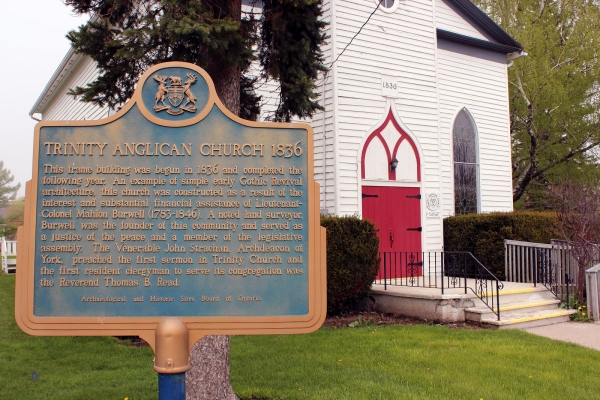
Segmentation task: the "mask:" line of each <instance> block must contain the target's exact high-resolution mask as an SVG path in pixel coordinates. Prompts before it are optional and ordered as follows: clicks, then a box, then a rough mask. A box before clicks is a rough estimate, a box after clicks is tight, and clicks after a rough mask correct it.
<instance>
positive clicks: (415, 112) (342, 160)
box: [335, 0, 442, 250]
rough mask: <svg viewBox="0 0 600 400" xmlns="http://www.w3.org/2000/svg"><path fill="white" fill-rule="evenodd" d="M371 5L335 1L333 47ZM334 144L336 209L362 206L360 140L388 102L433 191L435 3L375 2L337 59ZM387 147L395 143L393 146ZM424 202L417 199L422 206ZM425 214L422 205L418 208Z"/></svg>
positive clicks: (430, 238)
mask: <svg viewBox="0 0 600 400" xmlns="http://www.w3.org/2000/svg"><path fill="white" fill-rule="evenodd" d="M375 6H376V5H375V4H374V2H373V1H371V0H348V1H343V2H338V3H336V13H335V18H336V27H337V29H336V32H335V34H336V40H337V42H338V44H337V50H338V54H339V52H340V51H341V50H342V49H343V48H344V47H345V46H346V45H347V44H348V43H349V42H350V40H351V39H352V37H353V36H354V35H355V34H356V33H357V32H358V30H359V29H360V27H361V26H362V24H363V23H364V22H365V21H366V19H367V18H368V17H369V15H370V14H371V13H372V12H373V9H374V7H375ZM337 64H338V65H337V73H338V75H337V85H338V88H339V89H338V92H337V95H338V108H337V118H338V121H339V122H338V127H339V129H338V131H337V132H336V134H337V136H338V147H337V151H338V153H339V155H338V157H337V174H338V179H339V181H340V184H339V188H338V189H339V190H338V195H339V197H340V201H339V209H338V210H337V212H336V213H337V214H339V215H349V214H356V213H358V212H359V211H360V208H361V207H360V202H361V198H360V193H358V187H359V180H360V171H358V169H357V164H358V162H359V161H360V156H361V150H362V148H361V143H362V141H363V139H364V137H365V135H367V134H369V133H370V132H372V130H373V129H374V128H376V127H377V126H376V124H377V123H378V121H379V120H380V119H381V118H382V117H383V116H384V115H387V113H388V112H389V108H388V107H390V106H391V107H392V108H393V109H394V111H395V112H396V113H397V115H398V116H399V119H400V122H401V123H402V124H404V125H405V126H406V127H407V129H408V130H409V131H410V132H412V134H413V135H414V136H415V137H414V138H413V139H414V141H415V142H416V143H418V146H419V147H420V148H421V150H422V152H423V154H421V162H422V168H421V181H422V183H421V188H422V189H421V190H422V192H423V193H425V192H426V191H436V192H437V191H438V188H439V172H438V171H439V170H440V166H439V161H438V158H439V157H438V153H439V145H438V143H439V141H438V127H437V112H438V110H437V92H436V76H435V29H434V26H433V4H432V2H431V1H428V0H411V1H407V2H401V3H400V5H399V7H398V10H396V11H395V12H393V13H386V12H383V11H381V10H378V11H377V12H376V13H375V14H374V15H373V16H372V17H371V20H370V21H369V23H368V24H366V25H365V26H364V28H363V29H362V31H361V33H360V34H359V35H358V36H356V37H355V38H354V40H353V41H352V43H351V44H350V45H349V46H348V48H347V49H346V51H345V53H344V54H343V55H342V56H341V57H340V58H339V60H338V61H337ZM381 75H391V76H396V77H398V83H399V85H400V89H399V90H398V93H399V94H398V98H397V99H395V100H393V101H390V102H389V103H388V101H387V100H386V98H384V97H382V94H381V87H380V85H381ZM390 150H393V148H392V149H390ZM423 207H424V206H423V205H422V208H423ZM422 214H424V211H423V213H422ZM423 222H424V228H425V229H424V237H423V249H424V250H433V249H440V248H441V247H442V242H441V229H442V226H441V220H440V219H423Z"/></svg>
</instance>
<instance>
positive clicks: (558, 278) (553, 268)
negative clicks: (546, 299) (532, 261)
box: [533, 251, 574, 309]
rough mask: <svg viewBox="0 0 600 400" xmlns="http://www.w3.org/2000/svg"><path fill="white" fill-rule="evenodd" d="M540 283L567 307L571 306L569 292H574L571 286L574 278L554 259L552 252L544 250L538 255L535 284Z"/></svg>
mask: <svg viewBox="0 0 600 400" xmlns="http://www.w3.org/2000/svg"><path fill="white" fill-rule="evenodd" d="M538 283H541V284H542V285H544V286H545V287H546V289H548V290H549V291H551V292H552V294H553V295H554V296H556V298H557V299H559V300H560V301H562V302H563V303H564V304H565V305H566V307H567V309H568V308H569V292H572V290H571V291H570V290H569V287H570V286H573V285H574V279H573V278H572V276H571V275H570V274H569V273H568V272H567V271H566V270H565V269H564V268H562V267H561V266H560V265H558V264H557V263H555V262H554V261H553V260H552V257H551V254H547V252H544V251H539V254H538V257H537V268H536V269H535V276H534V280H533V286H534V287H535V286H537V284H538Z"/></svg>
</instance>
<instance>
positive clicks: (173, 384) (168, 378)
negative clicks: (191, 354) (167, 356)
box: [158, 372, 185, 400]
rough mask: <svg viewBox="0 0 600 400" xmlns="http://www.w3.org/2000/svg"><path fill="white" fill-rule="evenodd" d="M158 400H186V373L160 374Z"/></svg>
mask: <svg viewBox="0 0 600 400" xmlns="http://www.w3.org/2000/svg"><path fill="white" fill-rule="evenodd" d="M158 400H185V372H182V373H181V374H158Z"/></svg>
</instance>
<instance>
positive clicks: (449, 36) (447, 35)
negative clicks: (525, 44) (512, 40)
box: [436, 29, 523, 54]
mask: <svg viewBox="0 0 600 400" xmlns="http://www.w3.org/2000/svg"><path fill="white" fill-rule="evenodd" d="M436 31H437V37H438V39H445V40H449V41H451V42H456V43H460V44H464V45H467V46H472V47H477V48H480V49H484V50H490V51H495V52H497V53H503V54H509V53H514V52H520V51H522V50H523V48H521V47H515V46H507V45H505V44H500V43H495V42H490V41H487V40H482V39H477V38H474V37H471V36H465V35H461V34H458V33H454V32H449V31H445V30H443V29H436Z"/></svg>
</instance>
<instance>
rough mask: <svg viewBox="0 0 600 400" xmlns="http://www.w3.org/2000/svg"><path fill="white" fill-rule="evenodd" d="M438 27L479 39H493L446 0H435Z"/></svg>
mask: <svg viewBox="0 0 600 400" xmlns="http://www.w3.org/2000/svg"><path fill="white" fill-rule="evenodd" d="M435 9H436V10H435V20H436V28H439V29H443V30H445V31H450V32H454V33H459V34H461V35H465V36H471V37H474V38H477V39H483V40H491V39H490V38H489V37H488V36H486V35H485V34H484V33H483V32H481V31H480V30H479V29H477V28H476V27H475V26H473V25H472V24H471V23H470V22H468V20H467V19H466V18H465V17H464V16H462V15H461V14H460V13H459V12H458V11H457V10H454V9H453V8H452V7H450V5H448V3H446V2H445V1H444V0H435Z"/></svg>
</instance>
